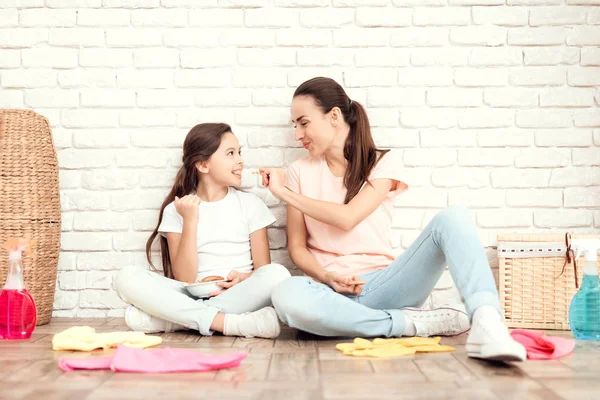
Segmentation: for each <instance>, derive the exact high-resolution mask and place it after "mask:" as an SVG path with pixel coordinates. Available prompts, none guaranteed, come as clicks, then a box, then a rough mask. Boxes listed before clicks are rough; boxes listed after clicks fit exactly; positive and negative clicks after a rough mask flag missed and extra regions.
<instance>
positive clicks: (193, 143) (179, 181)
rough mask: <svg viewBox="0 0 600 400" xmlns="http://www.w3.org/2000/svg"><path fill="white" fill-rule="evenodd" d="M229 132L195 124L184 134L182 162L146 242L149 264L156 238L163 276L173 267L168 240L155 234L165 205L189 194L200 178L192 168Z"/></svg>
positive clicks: (170, 275) (212, 125)
mask: <svg viewBox="0 0 600 400" xmlns="http://www.w3.org/2000/svg"><path fill="white" fill-rule="evenodd" d="M227 132H231V127H230V126H229V125H227V124H222V123H208V124H198V125H196V126H194V127H193V128H192V129H191V130H190V131H189V132H188V134H187V136H186V137H185V140H184V142H183V160H182V161H183V165H182V166H181V168H179V171H178V172H177V176H176V177H175V183H174V184H173V187H172V188H171V191H170V192H169V194H168V195H167V197H166V198H165V200H164V201H163V203H162V205H161V206H160V213H159V214H158V223H157V224H156V228H154V231H152V234H151V235H150V238H149V239H148V241H147V242H146V258H147V259H148V262H149V263H150V265H151V266H152V268H154V269H156V268H155V267H154V264H152V257H151V255H152V250H151V249H152V243H153V242H154V239H156V237H157V236H158V237H159V240H160V255H161V259H162V265H163V273H164V274H165V276H166V277H167V278H171V279H173V268H172V265H171V257H170V253H169V243H168V242H167V238H166V237H164V236H162V235H159V233H158V227H159V226H160V223H161V222H162V219H163V213H164V211H165V207H166V206H167V205H168V204H169V203H171V202H173V201H174V200H175V196H177V197H179V198H181V197H183V196H185V195H188V194H190V193H195V192H196V188H197V187H198V182H199V180H200V176H199V172H198V170H197V168H196V164H197V163H198V162H202V161H207V160H208V159H209V158H210V156H212V155H213V154H214V153H215V152H216V151H217V149H218V148H219V146H220V144H221V139H222V138H223V135H225V134H226V133H227Z"/></svg>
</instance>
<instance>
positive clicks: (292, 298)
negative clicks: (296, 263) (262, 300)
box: [271, 276, 314, 324]
mask: <svg viewBox="0 0 600 400" xmlns="http://www.w3.org/2000/svg"><path fill="white" fill-rule="evenodd" d="M309 281H312V279H310V278H307V277H300V276H295V277H291V278H288V279H286V280H284V281H283V282H281V283H280V284H279V285H277V287H276V288H275V290H274V291H273V294H272V295H271V301H272V303H273V307H275V310H276V311H277V314H278V315H279V318H281V320H282V321H283V322H285V323H286V324H289V321H290V320H291V319H294V320H296V319H303V318H302V315H304V314H307V313H310V312H313V311H314V310H313V307H311V306H310V304H309V300H310V297H311V295H310V294H309V293H308V291H307V288H308V285H309V284H310V282H309ZM313 283H314V282H313Z"/></svg>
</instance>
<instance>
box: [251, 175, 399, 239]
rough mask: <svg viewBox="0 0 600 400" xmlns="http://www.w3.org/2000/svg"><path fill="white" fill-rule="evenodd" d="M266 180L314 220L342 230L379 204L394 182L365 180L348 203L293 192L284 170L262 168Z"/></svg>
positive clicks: (264, 180)
mask: <svg viewBox="0 0 600 400" xmlns="http://www.w3.org/2000/svg"><path fill="white" fill-rule="evenodd" d="M261 172H262V173H263V177H264V175H267V179H263V184H264V185H265V186H268V188H269V190H271V192H272V193H273V194H274V195H275V196H277V197H279V198H280V199H281V200H283V201H285V202H286V203H287V204H289V205H291V206H292V207H294V208H296V209H297V210H299V211H300V212H301V213H302V214H305V215H308V216H309V217H311V218H314V219H316V220H317V221H320V222H323V223H325V224H328V225H332V226H335V227H337V228H340V229H343V230H345V231H350V230H352V229H353V228H354V227H355V226H356V225H358V224H360V223H361V222H362V221H363V220H364V219H365V218H367V217H368V216H369V215H370V214H371V213H372V212H373V211H375V209H377V207H379V206H380V205H381V203H382V202H383V200H384V199H385V198H386V196H387V195H388V193H389V192H390V190H392V189H393V188H394V187H393V186H395V184H396V183H395V181H393V180H392V179H387V178H378V179H375V180H372V181H370V184H369V183H367V184H366V185H365V186H364V187H363V188H362V190H361V191H360V192H358V194H357V195H356V196H354V198H353V199H352V200H350V202H349V203H348V204H337V203H332V202H329V201H322V200H315V199H311V198H310V197H306V196H303V195H301V194H298V193H296V192H293V191H291V190H289V189H288V188H286V187H285V186H284V181H285V172H284V171H283V170H282V169H278V168H264V169H261Z"/></svg>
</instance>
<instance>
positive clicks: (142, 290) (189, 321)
mask: <svg viewBox="0 0 600 400" xmlns="http://www.w3.org/2000/svg"><path fill="white" fill-rule="evenodd" d="M289 277H290V273H289V271H288V270H287V268H285V267H284V266H283V265H279V264H268V265H265V266H263V267H261V268H258V269H257V270H256V271H254V273H253V274H252V275H251V276H250V277H249V278H248V279H246V280H244V281H242V282H240V283H238V284H237V285H235V286H233V287H232V288H230V289H228V290H226V291H225V292H224V293H221V294H220V295H218V296H215V297H211V298H210V299H207V300H203V299H197V298H195V297H193V296H191V295H190V294H189V293H188V291H187V290H186V289H185V286H184V284H183V283H182V282H179V281H176V280H173V279H169V278H166V277H164V276H162V275H159V274H158V273H156V272H152V271H148V270H146V269H144V268H139V267H125V268H123V269H122V270H121V271H119V273H118V274H117V276H116V278H115V289H116V290H117V293H118V294H119V296H120V297H121V299H123V301H125V302H126V303H129V304H131V305H133V306H135V307H137V308H139V309H140V310H142V311H144V312H146V313H148V314H150V315H152V316H154V317H158V318H160V319H163V320H166V321H170V322H174V323H176V324H179V325H183V326H185V327H186V328H190V329H195V330H198V331H200V333H201V334H203V335H211V334H212V333H213V331H211V330H210V325H211V324H212V322H213V320H214V319H215V316H216V315H217V313H219V312H222V313H226V314H243V313H246V312H251V311H257V310H260V309H261V308H263V307H267V306H270V305H271V293H272V292H273V289H274V288H275V287H276V286H277V285H278V284H279V283H280V282H281V281H283V280H284V279H286V278H289Z"/></svg>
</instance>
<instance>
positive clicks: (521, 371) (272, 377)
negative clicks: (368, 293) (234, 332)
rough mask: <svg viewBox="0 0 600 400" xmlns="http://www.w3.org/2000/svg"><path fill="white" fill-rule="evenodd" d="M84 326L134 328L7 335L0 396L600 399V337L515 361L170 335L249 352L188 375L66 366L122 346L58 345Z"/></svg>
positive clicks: (299, 335)
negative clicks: (349, 352) (357, 353)
mask: <svg viewBox="0 0 600 400" xmlns="http://www.w3.org/2000/svg"><path fill="white" fill-rule="evenodd" d="M81 325H87V326H91V327H93V328H95V329H96V330H97V331H98V332H112V331H125V330H127V327H126V326H125V324H124V322H123V320H122V319H121V318H105V319H92V318H73V319H68V318H56V319H53V320H52V321H51V323H50V324H47V325H43V326H40V327H37V328H36V331H35V332H34V334H33V335H32V337H31V339H29V340H24V341H0V398H2V399H4V398H7V399H11V400H13V399H14V400H21V399H39V398H42V399H44V400H52V399H57V400H59V399H60V400H63V399H64V400H73V399H85V400H101V399H102V400H105V399H111V400H112V399H117V400H119V399H123V400H124V399H127V400H130V399H133V400H137V399H143V400H148V399H155V398H156V399H159V398H160V399H164V398H176V399H184V400H186V399H190V400H192V399H193V400H197V399H198V397H200V396H201V397H203V398H204V397H206V398H214V399H257V400H259V399H260V400H270V399H285V400H307V399H310V400H313V399H344V400H352V399H397V398H402V399H415V400H416V399H428V400H436V399H461V400H463V399H467V400H468V399H483V400H508V399H511V400H512V399H521V398H522V399H532V400H536V399H539V400H542V399H543V400H558V399H579V398H595V397H597V393H598V389H597V388H598V382H599V381H600V342H578V343H577V346H576V348H575V351H574V353H573V354H571V355H569V356H567V357H564V358H562V359H560V360H551V361H526V362H524V363H514V364H506V363H490V362H485V361H481V360H476V359H471V358H468V357H467V355H466V352H465V341H466V336H465V335H462V336H458V337H453V338H443V339H442V343H443V344H446V345H450V346H453V347H455V349H456V351H455V352H452V353H432V354H416V355H409V356H403V357H396V358H390V359H376V358H358V357H350V356H346V355H344V354H342V353H341V352H339V351H338V350H337V349H336V348H335V345H336V344H337V343H344V342H350V341H352V338H322V337H318V336H315V335H311V334H307V333H305V332H298V331H296V330H294V329H290V328H288V327H283V328H282V332H281V335H280V336H279V337H278V338H277V339H275V340H266V339H254V338H251V339H249V338H234V337H226V336H222V335H219V334H215V335H213V336H201V335H199V334H198V333H195V332H191V331H179V332H171V333H166V334H162V335H161V337H162V338H163V343H162V344H161V345H160V346H162V347H167V346H168V347H173V348H182V349H189V350H193V351H198V352H202V353H207V354H229V353H232V352H236V351H243V352H247V354H248V355H247V358H246V359H245V360H244V361H243V362H242V363H241V365H240V366H239V367H237V368H231V369H224V370H221V371H209V372H197V373H181V374H132V373H114V372H112V371H110V370H106V371H71V372H62V371H61V370H60V369H59V368H58V364H57V362H58V359H59V358H60V357H72V358H82V357H83V358H86V357H102V356H110V355H112V354H114V353H115V351H116V350H115V349H106V350H104V349H98V350H94V351H92V352H79V351H58V352H55V351H52V348H51V346H52V338H53V335H54V334H56V333H58V332H61V331H63V330H65V329H68V328H69V327H71V326H81ZM548 334H550V335H552V334H553V332H548ZM569 335H570V333H569V332H557V333H556V336H564V337H569Z"/></svg>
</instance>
